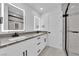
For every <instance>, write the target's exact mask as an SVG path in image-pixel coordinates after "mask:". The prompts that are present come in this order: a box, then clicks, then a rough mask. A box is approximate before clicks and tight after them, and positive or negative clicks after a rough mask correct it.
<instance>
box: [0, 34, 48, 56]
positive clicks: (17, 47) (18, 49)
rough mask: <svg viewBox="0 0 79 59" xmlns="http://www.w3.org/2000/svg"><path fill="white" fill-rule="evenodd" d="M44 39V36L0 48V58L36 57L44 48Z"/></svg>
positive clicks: (45, 41)
mask: <svg viewBox="0 0 79 59" xmlns="http://www.w3.org/2000/svg"><path fill="white" fill-rule="evenodd" d="M46 37H47V36H46V34H45V35H41V36H37V37H34V38H31V39H28V40H25V41H22V42H19V43H15V44H13V45H10V46H7V47H4V48H0V56H37V55H39V54H40V53H41V51H42V50H43V49H44V48H45V46H46V43H47V38H46Z"/></svg>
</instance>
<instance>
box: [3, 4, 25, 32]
mask: <svg viewBox="0 0 79 59" xmlns="http://www.w3.org/2000/svg"><path fill="white" fill-rule="evenodd" d="M2 17H3V24H2V32H7V31H24V30H25V11H24V10H23V9H21V8H19V7H17V6H15V5H13V4H10V3H3V4H2Z"/></svg>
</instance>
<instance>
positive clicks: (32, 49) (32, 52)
mask: <svg viewBox="0 0 79 59" xmlns="http://www.w3.org/2000/svg"><path fill="white" fill-rule="evenodd" d="M28 56H37V44H36V38H32V39H30V40H29V48H28Z"/></svg>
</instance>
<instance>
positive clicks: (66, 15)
mask: <svg viewBox="0 0 79 59" xmlns="http://www.w3.org/2000/svg"><path fill="white" fill-rule="evenodd" d="M69 6H70V3H68V5H67V8H66V11H65V15H63V17H65V51H66V55H67V56H68V51H67V17H68V15H69V14H67V12H68V8H69Z"/></svg>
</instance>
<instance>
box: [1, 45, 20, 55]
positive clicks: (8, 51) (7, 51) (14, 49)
mask: <svg viewBox="0 0 79 59" xmlns="http://www.w3.org/2000/svg"><path fill="white" fill-rule="evenodd" d="M18 47H19V46H17V45H11V46H8V47H4V48H2V49H0V56H19V55H20V49H19V48H18Z"/></svg>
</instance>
